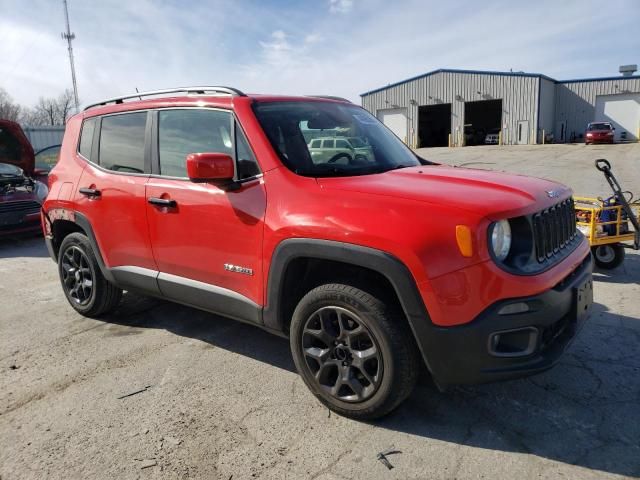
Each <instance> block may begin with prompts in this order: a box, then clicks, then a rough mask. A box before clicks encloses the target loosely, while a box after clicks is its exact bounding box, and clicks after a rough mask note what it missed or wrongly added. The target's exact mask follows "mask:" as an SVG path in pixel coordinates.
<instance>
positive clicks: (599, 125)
mask: <svg viewBox="0 0 640 480" xmlns="http://www.w3.org/2000/svg"><path fill="white" fill-rule="evenodd" d="M615 131H616V129H615V128H613V125H611V124H610V123H609V122H592V123H590V124H589V125H587V131H586V132H585V134H584V143H585V144H586V145H589V144H591V143H613V138H614V134H615Z"/></svg>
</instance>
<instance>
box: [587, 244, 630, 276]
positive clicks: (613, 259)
mask: <svg viewBox="0 0 640 480" xmlns="http://www.w3.org/2000/svg"><path fill="white" fill-rule="evenodd" d="M591 253H593V259H594V260H595V262H596V265H597V266H598V267H600V268H603V269H605V270H611V269H613V268H616V267H618V266H619V265H620V264H621V263H622V262H623V261H624V255H625V252H624V247H623V246H622V245H620V244H618V243H613V244H610V245H598V246H597V247H592V248H591Z"/></svg>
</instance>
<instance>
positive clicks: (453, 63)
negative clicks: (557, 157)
mask: <svg viewBox="0 0 640 480" xmlns="http://www.w3.org/2000/svg"><path fill="white" fill-rule="evenodd" d="M321 5H323V6H328V8H324V9H323V8H321V9H315V10H314V9H309V8H308V4H307V3H306V2H280V3H279V5H278V6H273V5H271V4H268V2H261V1H258V0H216V7H215V8H212V7H211V5H209V4H198V3H195V4H193V5H191V6H190V8H188V9H185V8H183V7H182V6H181V4H180V3H178V2H176V1H173V0H167V1H164V2H156V1H152V0H137V1H136V2H129V3H127V2H124V1H122V0H103V1H101V2H81V1H72V2H70V3H69V8H70V17H71V18H70V21H71V28H72V31H74V32H75V34H76V40H75V41H74V53H75V60H76V69H77V76H78V88H79V94H80V99H81V101H82V102H93V101H98V100H100V99H102V98H109V97H113V96H116V95H119V94H124V93H130V92H133V91H135V87H138V88H139V89H140V90H141V91H142V90H152V89H157V88H167V87H173V86H177V85H189V84H191V85H197V84H228V85H232V86H236V87H238V88H240V89H242V90H246V91H249V92H267V93H283V94H333V95H339V96H343V97H346V98H349V99H351V100H353V101H356V102H359V94H360V93H362V92H365V91H367V90H371V89H374V88H377V87H380V86H383V85H386V84H389V83H392V82H396V81H399V80H403V79H405V78H409V77H411V76H415V75H418V74H421V73H424V72H428V71H430V70H434V69H437V68H464V69H480V70H507V71H508V70H509V69H510V68H513V70H514V71H519V70H524V71H528V72H532V71H533V72H540V73H544V74H547V75H549V76H551V77H554V78H560V79H562V78H576V77H587V76H599V75H603V76H604V75H617V68H618V65H622V64H628V63H637V62H636V58H637V52H638V51H640V36H638V35H631V36H630V35H629V32H631V31H636V30H637V18H638V16H639V15H638V14H640V5H638V3H637V0H610V2H609V4H608V8H607V9H604V10H602V11H599V13H598V16H597V18H596V17H594V16H593V13H592V11H591V10H590V9H588V8H585V9H575V7H574V6H572V5H570V4H569V3H566V2H564V3H563V2H555V1H551V0H538V1H537V2H535V3H532V2H527V3H523V2H508V3H505V2H504V1H502V0H486V1H485V3H484V4H483V6H482V8H478V9H473V11H472V12H471V11H468V10H466V11H465V9H461V8H460V6H459V5H457V4H453V2H439V1H435V0H432V1H428V0H396V1H394V2H389V1H388V0H368V1H367V2H366V3H364V2H363V3H358V4H357V17H356V15H354V11H353V8H355V7H354V5H355V4H354V3H353V2H349V1H345V0H335V1H333V2H327V3H322V4H321ZM349 10H351V13H352V14H351V15H344V14H341V13H346V12H347V11H349ZM0 11H2V16H1V17H0V39H1V40H2V41H0V58H1V59H2V61H0V87H3V88H4V89H6V90H7V92H8V93H9V94H10V95H11V96H12V97H13V98H14V99H15V100H16V101H19V102H20V103H23V104H26V105H33V104H35V103H36V102H37V100H38V97H40V96H57V95H58V94H59V93H60V92H62V91H63V90H64V89H65V88H70V84H71V75H70V72H69V61H68V57H67V51H66V43H65V42H64V41H63V40H62V39H61V38H60V32H61V31H62V30H63V29H64V15H63V11H62V2H60V3H58V2H51V1H50V0H30V2H29V4H27V2H13V1H10V0H0ZM238 11H242V12H243V15H241V16H239V15H237V12H238ZM550 12H553V15H550ZM619 12H628V14H626V15H620V14H619ZM633 12H635V15H634V14H633ZM603 38H606V44H607V45H609V46H614V47H608V48H607V49H606V52H607V53H606V55H596V56H594V55H593V52H594V51H601V50H602V39H603Z"/></svg>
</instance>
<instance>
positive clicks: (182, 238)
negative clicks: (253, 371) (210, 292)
mask: <svg viewBox="0 0 640 480" xmlns="http://www.w3.org/2000/svg"><path fill="white" fill-rule="evenodd" d="M146 195H147V199H149V198H151V197H156V198H163V199H170V200H174V201H175V202H176V207H175V208H167V207H162V206H156V205H152V204H149V203H147V204H146V210H147V211H146V215H147V218H148V221H149V232H150V236H151V244H152V245H153V256H154V258H155V261H156V264H157V266H158V270H159V271H160V272H164V273H169V274H172V275H177V276H180V277H184V278H189V279H192V280H196V281H198V282H203V283H206V284H209V285H216V286H218V287H222V288H225V289H228V290H231V291H233V292H237V293H239V294H241V295H243V296H245V297H247V298H249V299H251V300H252V301H253V302H255V303H257V304H262V283H263V279H262V237H263V229H264V223H263V222H264V214H265V208H266V193H265V188H264V185H263V182H262V179H261V178H259V179H256V180H253V181H251V182H246V183H243V184H242V186H241V188H239V189H238V190H234V191H225V190H223V189H222V188H219V187H217V186H215V185H213V184H209V183H191V182H189V181H188V180H173V179H168V178H151V179H150V180H149V183H148V184H147V192H146ZM225 265H227V267H226V268H225ZM231 265H233V266H237V267H241V268H246V269H248V270H250V272H248V271H247V272H244V273H243V272H240V271H237V270H234V269H232V267H231ZM161 289H162V286H161Z"/></svg>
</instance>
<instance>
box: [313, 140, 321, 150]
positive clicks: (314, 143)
mask: <svg viewBox="0 0 640 480" xmlns="http://www.w3.org/2000/svg"><path fill="white" fill-rule="evenodd" d="M311 148H320V140H314V141H312V142H311Z"/></svg>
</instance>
